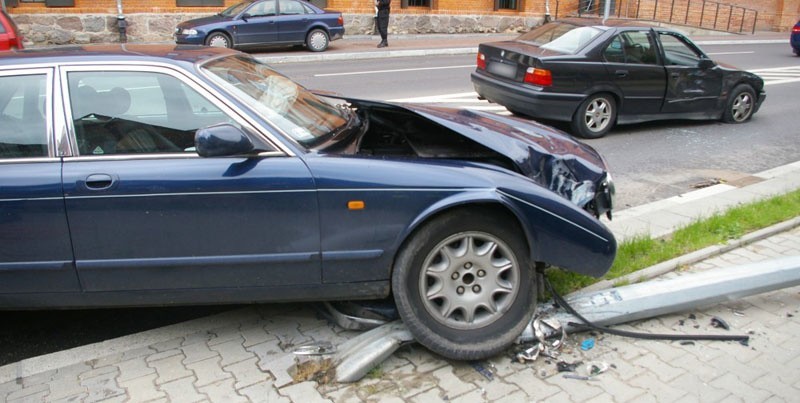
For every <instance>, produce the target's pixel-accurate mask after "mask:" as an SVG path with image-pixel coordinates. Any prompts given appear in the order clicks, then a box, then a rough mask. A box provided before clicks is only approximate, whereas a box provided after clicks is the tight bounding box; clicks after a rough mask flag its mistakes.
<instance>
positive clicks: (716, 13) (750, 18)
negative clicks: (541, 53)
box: [555, 0, 758, 33]
mask: <svg viewBox="0 0 800 403" xmlns="http://www.w3.org/2000/svg"><path fill="white" fill-rule="evenodd" d="M606 2H609V3H610V4H609V6H610V7H609V8H610V13H609V16H610V17H617V18H632V19H638V20H651V21H659V22H666V23H670V24H680V25H686V26H692V27H699V28H705V29H713V30H716V31H727V32H735V33H742V32H751V33H753V32H755V30H756V21H757V20H758V11H757V10H754V9H751V8H747V7H742V6H738V5H733V4H726V3H720V2H718V1H711V0H556V10H555V18H556V19H557V18H559V17H562V18H563V17H567V16H579V17H586V16H603V15H604V10H605V6H606Z"/></svg>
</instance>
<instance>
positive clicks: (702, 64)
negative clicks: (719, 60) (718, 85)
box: [697, 59, 717, 70]
mask: <svg viewBox="0 0 800 403" xmlns="http://www.w3.org/2000/svg"><path fill="white" fill-rule="evenodd" d="M716 65H717V64H716V63H714V61H713V60H711V59H700V61H699V62H697V67H699V68H701V69H703V70H708V69H710V68H712V67H714V66H716Z"/></svg>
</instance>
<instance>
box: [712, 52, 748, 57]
mask: <svg viewBox="0 0 800 403" xmlns="http://www.w3.org/2000/svg"><path fill="white" fill-rule="evenodd" d="M751 53H756V52H714V53H706V54H707V55H708V56H717V55H749V54H751Z"/></svg>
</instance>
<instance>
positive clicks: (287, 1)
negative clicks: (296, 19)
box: [281, 0, 306, 15]
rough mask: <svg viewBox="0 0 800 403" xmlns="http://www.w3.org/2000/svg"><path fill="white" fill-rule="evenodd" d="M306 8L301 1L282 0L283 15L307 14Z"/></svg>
mask: <svg viewBox="0 0 800 403" xmlns="http://www.w3.org/2000/svg"><path fill="white" fill-rule="evenodd" d="M305 13H306V9H305V8H304V7H303V5H302V4H300V2H297V1H294V0H281V15H294V14H305Z"/></svg>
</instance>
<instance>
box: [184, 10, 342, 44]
mask: <svg viewBox="0 0 800 403" xmlns="http://www.w3.org/2000/svg"><path fill="white" fill-rule="evenodd" d="M343 35H344V19H343V18H342V13H340V12H338V11H325V10H322V9H320V8H318V7H316V6H314V5H313V4H310V3H308V2H305V1H301V0H259V1H245V2H242V3H239V4H236V5H233V6H231V7H228V8H227V9H226V10H225V11H223V12H221V13H219V14H216V15H213V16H210V17H204V18H198V19H194V20H189V21H184V22H182V23H180V24H178V26H177V28H176V29H175V42H176V43H179V44H189V45H208V46H219V47H225V48H237V49H244V48H253V47H264V46H274V45H278V46H291V45H305V46H306V47H307V48H308V49H309V50H311V51H312V52H322V51H324V50H325V49H327V48H328V44H329V43H330V41H333V40H336V39H341V38H342V36H343Z"/></svg>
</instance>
